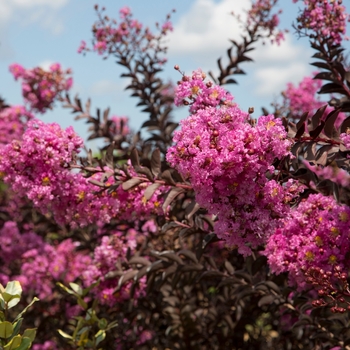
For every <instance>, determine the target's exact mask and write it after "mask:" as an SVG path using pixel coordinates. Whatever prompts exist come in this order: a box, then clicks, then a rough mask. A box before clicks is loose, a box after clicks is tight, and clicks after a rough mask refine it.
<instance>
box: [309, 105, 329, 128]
mask: <svg viewBox="0 0 350 350" xmlns="http://www.w3.org/2000/svg"><path fill="white" fill-rule="evenodd" d="M327 107H328V105H324V106H322V107H320V108H319V109H318V110H317V111H316V113H315V114H314V115H313V116H312V117H311V124H312V128H313V129H315V128H316V127H317V126H318V125H319V123H320V120H321V118H322V116H323V114H324V112H325V110H326V108H327Z"/></svg>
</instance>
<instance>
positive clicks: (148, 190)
mask: <svg viewBox="0 0 350 350" xmlns="http://www.w3.org/2000/svg"><path fill="white" fill-rule="evenodd" d="M161 185H162V184H160V183H158V182H155V183H153V184H152V185H150V186H148V187H147V188H146V190H145V192H144V194H143V196H144V197H145V198H146V199H147V200H150V199H151V198H152V196H153V194H154V192H155V191H157V189H158V188H159V187H160V186H161Z"/></svg>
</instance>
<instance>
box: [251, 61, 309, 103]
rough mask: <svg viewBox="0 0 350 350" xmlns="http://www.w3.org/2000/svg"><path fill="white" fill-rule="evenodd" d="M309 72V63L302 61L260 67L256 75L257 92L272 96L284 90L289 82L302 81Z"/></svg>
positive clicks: (260, 94)
mask: <svg viewBox="0 0 350 350" xmlns="http://www.w3.org/2000/svg"><path fill="white" fill-rule="evenodd" d="M309 72H310V68H309V67H308V65H307V64H304V63H302V62H289V63H288V65H287V66H285V65H283V66H282V65H279V66H267V67H264V68H261V69H258V70H257V71H256V73H255V75H254V79H255V81H256V86H257V88H256V90H255V93H256V94H257V95H258V96H262V97H263V96H271V95H272V94H273V93H276V92H278V91H282V90H284V89H285V88H286V84H287V83H288V82H292V83H298V82H300V81H301V80H302V78H303V77H305V76H306V75H308V74H309Z"/></svg>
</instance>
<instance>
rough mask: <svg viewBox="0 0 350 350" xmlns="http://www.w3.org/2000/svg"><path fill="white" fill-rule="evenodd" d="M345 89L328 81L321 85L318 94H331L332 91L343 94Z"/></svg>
mask: <svg viewBox="0 0 350 350" xmlns="http://www.w3.org/2000/svg"><path fill="white" fill-rule="evenodd" d="M344 92H345V90H344V88H343V87H342V86H341V85H340V84H336V83H328V84H325V85H323V86H322V87H321V89H320V91H319V92H318V93H319V94H332V93H340V94H344Z"/></svg>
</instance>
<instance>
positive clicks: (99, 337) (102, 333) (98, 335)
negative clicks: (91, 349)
mask: <svg viewBox="0 0 350 350" xmlns="http://www.w3.org/2000/svg"><path fill="white" fill-rule="evenodd" d="M95 338H96V345H98V344H100V343H101V341H103V340H104V339H105V338H106V332H105V331H103V330H102V329H100V330H99V331H98V332H97V333H96V334H95Z"/></svg>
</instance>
